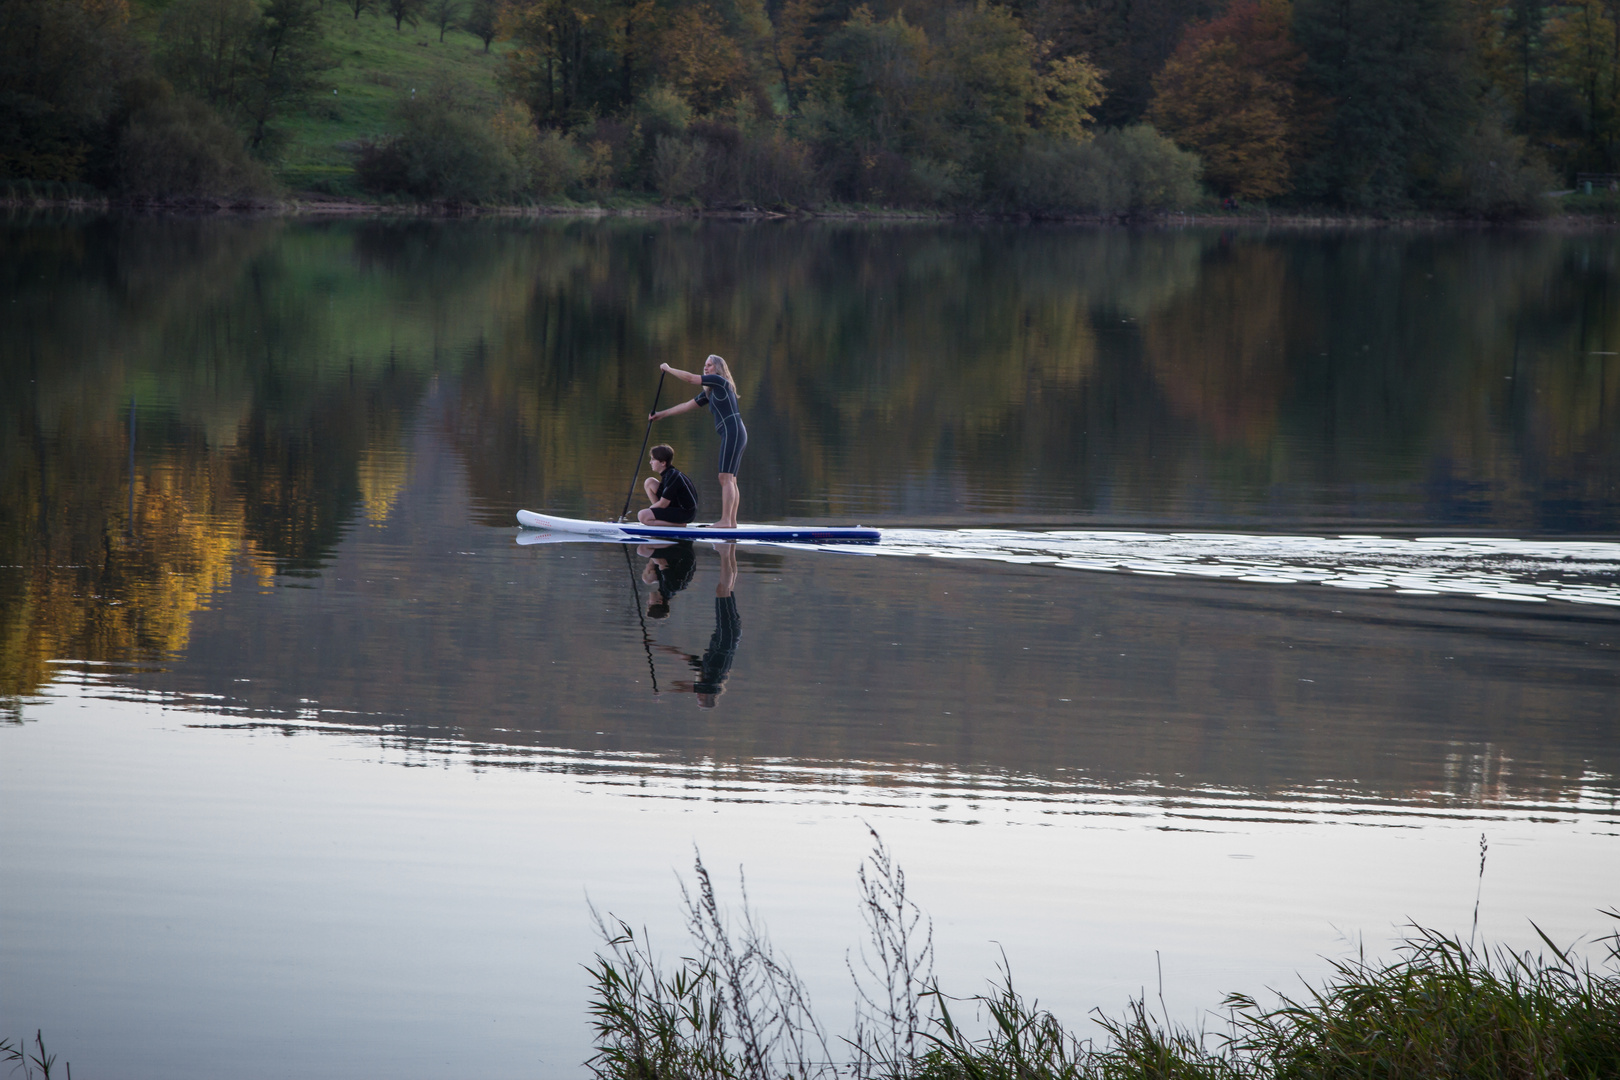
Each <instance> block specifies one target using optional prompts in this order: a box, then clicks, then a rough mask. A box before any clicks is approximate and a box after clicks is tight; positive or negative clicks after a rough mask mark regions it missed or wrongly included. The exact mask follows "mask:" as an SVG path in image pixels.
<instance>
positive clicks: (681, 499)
mask: <svg viewBox="0 0 1620 1080" xmlns="http://www.w3.org/2000/svg"><path fill="white" fill-rule="evenodd" d="M659 499H668V500H669V505H668V506H655V507H653V517H654V518H655V519H656V520H658V521H664V522H668V523H669V524H671V525H685V524H686V523H687V522H689V521H691V520H692V519H693V518H695V517H697V488H695V487H693V486H692V481H691V479H690V478H689V477H688V476H687V475H686V474H685V473H683V472H681V470H679V469H677V468H676V467H675V466H673V465H666V466H664V471H663V472H662V473H660V474H659V481H658V495H657V496H656V497H655V498H654V499H653V502H657V501H658V500H659Z"/></svg>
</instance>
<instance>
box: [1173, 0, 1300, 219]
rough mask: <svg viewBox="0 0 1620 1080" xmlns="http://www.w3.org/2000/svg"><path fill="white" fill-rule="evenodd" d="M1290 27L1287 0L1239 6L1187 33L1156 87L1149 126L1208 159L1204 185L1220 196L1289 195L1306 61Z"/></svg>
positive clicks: (1244, 1) (1250, 0)
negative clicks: (1299, 92) (1300, 80)
mask: <svg viewBox="0 0 1620 1080" xmlns="http://www.w3.org/2000/svg"><path fill="white" fill-rule="evenodd" d="M1292 21H1293V7H1292V4H1291V3H1290V2H1289V0H1238V2H1237V3H1235V4H1233V5H1232V7H1230V8H1229V9H1227V12H1226V14H1225V15H1223V16H1222V17H1221V18H1219V19H1216V20H1214V21H1213V22H1209V23H1194V24H1192V25H1191V26H1189V27H1188V29H1187V32H1186V34H1185V35H1184V36H1183V37H1182V41H1181V44H1180V45H1179V46H1178V47H1177V49H1176V52H1175V54H1174V55H1173V56H1171V58H1170V60H1169V61H1168V62H1167V63H1166V64H1165V66H1164V70H1162V71H1161V72H1160V73H1159V74H1158V76H1157V77H1155V79H1154V81H1153V85H1154V99H1153V105H1152V107H1151V108H1150V109H1149V110H1148V119H1149V120H1151V121H1152V122H1153V124H1154V125H1155V126H1157V127H1158V128H1159V130H1161V131H1163V132H1164V133H1165V134H1167V135H1169V136H1170V137H1171V138H1172V139H1174V140H1175V142H1176V144H1177V145H1178V146H1181V147H1184V148H1185V149H1188V150H1191V151H1193V152H1194V153H1196V154H1198V155H1199V156H1200V157H1201V158H1202V159H1203V161H1204V179H1205V180H1207V181H1208V182H1209V183H1210V184H1211V185H1212V186H1213V187H1214V188H1215V189H1216V190H1217V191H1218V192H1220V193H1221V194H1223V195H1233V196H1236V197H1237V198H1240V199H1266V198H1272V197H1275V196H1277V195H1281V194H1283V193H1284V192H1286V191H1287V190H1288V189H1289V157H1290V152H1291V150H1292V148H1293V147H1294V146H1295V145H1296V139H1297V137H1298V131H1297V129H1298V126H1299V125H1298V122H1297V116H1298V110H1297V109H1296V105H1295V96H1296V93H1297V88H1296V83H1297V81H1298V78H1299V74H1300V71H1301V69H1302V68H1303V66H1304V62H1305V57H1304V55H1303V53H1302V52H1301V51H1300V49H1299V47H1298V46H1297V45H1295V44H1294V42H1293V40H1292V38H1291V36H1290V33H1289V26H1290V24H1291V23H1292Z"/></svg>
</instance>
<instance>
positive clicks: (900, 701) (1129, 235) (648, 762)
mask: <svg viewBox="0 0 1620 1080" xmlns="http://www.w3.org/2000/svg"><path fill="white" fill-rule="evenodd" d="M0 312H4V318H3V319H0V717H3V719H4V721H5V722H4V723H3V724H0V865H3V866H4V867H5V868H6V870H5V872H4V874H0V1034H4V1035H10V1036H12V1037H16V1036H18V1035H21V1034H23V1033H25V1032H26V1033H32V1032H33V1031H34V1030H35V1029H36V1028H43V1030H44V1032H45V1037H46V1040H47V1043H48V1044H49V1045H50V1047H51V1049H52V1050H53V1051H55V1052H58V1053H60V1054H61V1055H62V1056H63V1057H64V1058H66V1059H68V1060H71V1061H72V1062H73V1064H74V1066H75V1068H76V1071H80V1072H81V1075H83V1076H87V1077H94V1076H97V1075H101V1076H120V1077H136V1078H139V1077H165V1078H176V1077H180V1078H188V1077H199V1078H201V1077H215V1076H221V1075H229V1076H236V1077H257V1076H264V1077H283V1076H288V1075H302V1076H311V1077H349V1076H354V1077H369V1076H383V1075H386V1076H397V1077H413V1076H430V1075H432V1076H437V1075H443V1074H444V1072H445V1070H446V1069H447V1068H455V1069H457V1070H459V1071H461V1072H464V1073H467V1074H476V1075H484V1076H503V1077H504V1076H572V1075H582V1074H583V1073H584V1069H583V1066H582V1065H581V1064H580V1063H581V1062H582V1061H583V1060H584V1058H585V1057H586V1056H587V1055H588V1054H589V1052H590V1040H589V1029H588V1026H587V1018H586V1015H585V1006H586V999H587V995H588V985H587V980H586V977H585V974H584V972H583V970H582V968H581V965H582V964H584V963H586V962H588V961H589V960H590V959H591V957H592V954H593V952H594V951H595V949H596V948H597V946H598V941H597V939H596V937H595V932H594V929H593V927H592V924H591V917H590V911H589V907H588V903H594V904H596V905H597V906H598V907H599V908H601V909H603V910H604V911H611V912H613V913H615V914H617V915H619V916H622V917H624V918H625V919H627V920H629V921H630V922H632V923H634V924H636V925H638V926H639V925H642V924H645V925H646V926H647V928H648V929H649V931H650V932H651V933H652V934H653V936H654V939H655V941H656V942H657V943H659V944H660V945H661V946H662V947H663V949H664V951H665V952H666V954H667V955H669V956H671V957H673V956H678V955H679V954H680V952H681V949H682V946H683V944H684V942H683V939H682V937H681V929H680V913H679V910H678V906H677V902H678V886H677V875H679V874H685V875H687V876H689V875H690V866H691V862H692V858H693V853H694V848H695V849H696V850H699V851H701V853H702V855H703V857H704V859H705V861H706V862H707V863H708V865H709V866H710V867H711V868H712V869H713V870H714V871H715V874H716V878H717V881H718V882H720V883H721V884H722V885H723V886H724V887H725V888H726V890H727V895H728V897H729V898H730V899H732V900H736V899H737V897H738V892H737V872H736V871H737V868H738V867H739V866H740V867H742V868H744V869H746V872H747V880H748V891H749V896H750V899H751V901H752V903H753V904H754V905H755V906H756V907H757V908H758V909H759V910H760V912H761V913H762V914H763V915H764V917H765V918H766V920H767V921H768V923H769V925H770V928H771V931H772V934H773V937H774V939H775V941H776V943H777V945H778V947H779V949H781V950H782V951H784V952H786V953H787V954H788V955H789V956H790V957H791V958H792V959H793V961H794V962H795V963H796V964H797V966H798V967H799V969H800V971H801V973H802V974H803V975H804V976H805V977H806V979H807V981H808V983H809V985H810V987H811V990H812V993H813V995H814V997H815V1000H816V1001H817V1003H818V1005H819V1007H820V1009H821V1010H822V1011H823V1012H824V1013H825V1014H826V1020H827V1022H828V1024H829V1026H830V1027H831V1028H833V1029H834V1030H835V1031H837V1030H839V1029H840V1028H841V1026H842V1024H843V1020H844V1018H845V1016H846V1015H847V1014H848V1013H849V1010H850V1000H851V997H852V991H851V990H850V988H849V986H848V981H847V974H846V972H845V970H844V958H845V951H846V950H847V949H850V948H852V947H854V946H856V945H857V944H858V942H859V934H860V931H859V917H858V913H857V911H856V908H855V879H854V872H855V868H856V866H857V865H858V863H859V862H860V860H861V858H862V856H863V854H864V853H865V852H866V850H867V848H868V845H869V837H868V833H867V829H868V826H870V827H871V828H874V829H876V830H877V831H878V832H879V833H880V834H881V835H882V836H883V837H884V838H885V840H886V841H887V842H888V844H889V846H890V847H891V849H892V850H893V851H894V853H895V855H896V856H897V858H898V859H899V861H900V862H901V864H902V865H903V866H904V867H905V868H906V870H907V872H908V876H909V879H910V883H911V887H912V891H913V893H914V895H915V896H916V898H917V899H918V900H919V901H920V902H921V903H922V905H923V906H924V907H925V908H926V909H927V910H928V911H929V912H930V914H931V915H932V916H933V918H934V925H935V934H936V942H937V946H938V950H939V972H940V976H941V979H942V982H943V983H944V984H945V988H946V989H947V990H950V991H953V992H955V993H959V994H969V993H973V992H976V991H978V990H979V989H981V988H982V986H983V983H984V980H985V979H986V978H987V977H989V976H992V975H993V974H994V973H995V965H996V963H997V962H998V961H999V960H1000V959H1001V956H1002V951H1003V950H1004V951H1005V956H1006V958H1007V961H1008V962H1009V963H1010V964H1011V965H1012V968H1013V971H1014V974H1015V977H1016V979H1017V981H1018V983H1019V985H1020V986H1021V987H1022V988H1023V989H1024V990H1025V992H1026V993H1029V994H1031V995H1034V996H1038V997H1039V998H1040V999H1041V1001H1042V1003H1043V1004H1045V1005H1048V1006H1050V1007H1052V1008H1053V1009H1054V1011H1056V1012H1057V1013H1058V1014H1059V1015H1060V1016H1062V1017H1064V1018H1065V1019H1067V1020H1069V1021H1070V1022H1071V1023H1072V1024H1073V1025H1074V1026H1076V1027H1077V1028H1080V1029H1082V1030H1084V1029H1085V1027H1086V1024H1087V1021H1086V1019H1085V1016H1086V1013H1087V1011H1088V1010H1090V1009H1092V1008H1094V1007H1095V1008H1099V1009H1101V1010H1102V1011H1103V1012H1105V1013H1109V1014H1116V1015H1117V1014H1118V1013H1120V1012H1121V1011H1122V1010H1123V1008H1124V1006H1125V1003H1126V1002H1127V1000H1128V999H1129V998H1130V997H1131V996H1132V995H1136V994H1140V993H1142V992H1144V990H1145V991H1146V993H1147V994H1148V995H1149V996H1150V997H1151V998H1153V999H1154V1000H1155V1001H1157V996H1158V994H1159V993H1160V979H1161V971H1162V993H1163V995H1164V999H1165V1007H1166V1008H1168V1009H1169V1011H1170V1013H1171V1014H1172V1015H1173V1016H1174V1017H1175V1018H1176V1019H1178V1020H1185V1021H1187V1022H1192V1023H1197V1022H1199V1021H1200V1020H1201V1019H1202V1020H1204V1021H1205V1022H1208V1023H1211V1024H1212V1025H1213V1024H1214V1023H1216V1021H1215V1020H1213V1019H1211V1018H1210V1010H1214V1009H1216V1007H1217V1006H1218V1005H1219V1002H1220V1000H1221V998H1222V996H1223V995H1224V994H1225V993H1226V992H1228V991H1234V990H1242V991H1246V992H1250V993H1255V994H1259V995H1261V996H1263V995H1264V992H1265V991H1266V990H1267V988H1278V989H1290V988H1294V987H1297V986H1298V985H1299V984H1298V978H1299V977H1301V976H1303V977H1306V978H1317V977H1320V976H1321V975H1322V974H1323V973H1324V972H1325V971H1326V970H1327V967H1328V960H1329V959H1330V958H1333V957H1338V956H1343V955H1345V954H1346V953H1347V952H1349V951H1351V950H1353V949H1354V948H1356V947H1358V945H1360V944H1362V943H1364V944H1365V946H1366V948H1367V949H1368V950H1369V951H1370V952H1373V953H1387V952H1388V951H1389V949H1390V948H1391V947H1392V946H1393V945H1394V944H1395V943H1396V942H1397V941H1398V940H1399V937H1400V934H1401V932H1402V926H1403V924H1404V923H1405V922H1406V921H1407V920H1408V919H1410V920H1415V921H1417V922H1419V923H1422V924H1424V925H1431V926H1435V927H1437V928H1440V929H1443V930H1448V931H1461V932H1462V933H1464V934H1465V935H1466V934H1467V933H1468V931H1469V930H1470V927H1471V924H1472V920H1473V916H1474V910H1475V901H1476V896H1477V897H1478V898H1479V906H1478V915H1479V928H1480V933H1481V934H1483V935H1485V936H1486V937H1487V938H1488V939H1490V940H1493V941H1496V940H1500V941H1505V942H1508V943H1510V944H1513V945H1516V946H1520V947H1528V946H1530V945H1532V944H1534V942H1535V940H1536V939H1535V935H1534V931H1533V930H1532V929H1531V927H1530V924H1529V920H1530V919H1534V920H1535V921H1536V924H1537V925H1539V926H1540V927H1541V928H1542V929H1544V930H1546V931H1547V932H1548V933H1549V934H1550V935H1552V936H1553V937H1554V939H1555V940H1559V941H1560V942H1565V941H1571V940H1574V939H1576V938H1579V937H1581V936H1582V935H1585V936H1586V937H1587V938H1588V939H1590V938H1591V937H1594V936H1596V935H1598V934H1600V933H1606V932H1608V931H1609V930H1611V929H1612V928H1613V927H1612V925H1611V924H1610V921H1609V920H1607V919H1605V918H1604V917H1603V916H1602V915H1600V914H1599V912H1598V909H1599V908H1603V907H1609V906H1612V905H1614V904H1615V903H1616V902H1617V901H1620V801H1617V800H1620V241H1617V240H1616V238H1615V237H1614V236H1612V235H1610V234H1597V235H1578V236H1566V235H1555V234H1537V233H1512V232H1507V233H1485V232H1426V231H1411V232H1401V231H1363V232H1350V233H1324V232H1304V233H1290V232H1277V231H1272V232H1254V231H1234V232H1222V231H1215V230H1179V231H1178V230H1165V231H1145V232H1137V231H1125V230H1069V229H1043V228H1035V227H1018V228H1013V227H1005V228H1003V227H978V228H967V227H949V226H941V225H935V224H928V225H920V224H897V225H879V226H874V225H861V224H825V223H821V224H803V223H781V224H747V225H741V224H732V223H723V222H701V223H691V222H662V221H634V220H617V221H605V222H586V221H564V222H552V221H543V222H527V221H476V222H438V221H434V222H421V221H397V222H396V221H358V222H354V221H344V222H332V223H326V222H300V221H294V222H287V221H247V220H227V221H186V220H145V219H122V220H120V219H114V220H106V219H40V218H35V219H26V220H24V219H11V220H9V221H8V222H6V223H5V224H4V225H3V226H0ZM711 351H713V352H718V353H720V354H722V355H724V356H725V357H726V358H727V359H728V360H729V361H730V362H731V364H732V368H733V371H734V372H735V374H736V377H737V380H738V385H739V390H740V396H741V401H742V408H743V415H744V417H745V419H746V421H747V423H748V429H749V445H748V450H747V454H746V456H745V458H744V462H743V466H742V471H741V474H740V475H741V488H742V506H743V515H742V516H743V518H744V519H745V520H749V521H793V522H825V523H833V524H856V523H862V524H869V525H876V526H880V527H882V528H883V529H885V531H886V537H885V540H884V541H883V543H881V544H879V545H877V546H876V547H866V548H843V549H834V550H816V549H812V548H805V547H791V546H788V547H784V546H766V545H746V544H745V545H738V546H737V547H736V548H734V549H730V550H723V549H721V548H719V547H717V546H716V545H713V544H698V545H694V546H692V547H690V548H686V549H673V550H670V549H666V550H663V551H653V550H650V549H641V550H638V549H637V548H635V547H631V546H625V545H618V544H606V543H596V542H576V543H566V542H556V538H554V537H549V536H546V535H544V534H537V533H523V532H520V531H519V530H518V529H516V528H515V527H514V518H513V513H514V511H516V510H517V509H519V508H528V509H535V510H548V511H552V512H556V513H562V514H568V515H575V516H586V517H597V518H607V517H611V516H613V515H615V514H616V513H617V512H618V510H619V508H620V506H621V504H622V502H623V500H624V496H625V490H626V487H627V485H628V483H629V482H630V479H631V468H632V467H633V466H634V465H636V464H637V462H638V460H639V459H638V457H637V452H638V448H639V447H640V444H641V438H642V433H643V419H644V417H645V415H646V413H647V411H648V409H649V407H650V406H651V404H652V399H653V395H654V392H655V389H656V388H657V386H658V363H659V362H660V361H663V360H668V361H670V362H671V363H673V364H675V365H676V366H684V367H687V368H689V369H691V368H695V367H696V366H698V365H700V364H701V362H702V358H703V356H704V355H706V354H707V353H709V352H711ZM675 400H677V398H676V397H674V396H673V390H672V387H671V386H670V384H668V383H666V385H665V387H664V396H663V398H662V399H661V401H660V404H661V405H663V406H667V405H668V404H671V403H673V402H674V401H675ZM655 436H656V437H657V438H661V439H665V440H668V441H670V442H672V443H673V444H674V445H675V446H676V447H677V451H678V454H679V457H678V463H679V464H681V465H683V466H684V467H686V468H687V469H689V471H690V472H691V474H692V475H693V477H694V478H695V479H696V480H697V481H698V486H699V488H700V494H701V496H702V500H703V504H704V507H705V510H706V512H707V514H708V515H710V516H712V515H713V513H715V512H716V511H717V510H718V507H719V492H718V487H717V484H716V480H715V475H714V455H715V453H716V449H717V441H718V440H717V438H716V436H715V435H714V432H713V429H712V426H711V425H710V423H709V421H708V418H707V416H706V415H691V416H685V417H681V418H677V419H672V420H669V421H666V422H664V423H663V424H661V425H659V426H658V427H657V428H656V429H655ZM643 474H645V472H643ZM654 558H658V559H662V561H663V562H664V563H665V564H668V565H666V566H655V565H653V564H652V562H651V560H653V559H654ZM733 560H734V562H735V566H736V575H735V584H734V586H732V587H730V588H729V589H728V588H727V587H726V586H727V584H728V581H729V573H728V571H729V567H730V565H731V563H732V561H733ZM660 575H662V576H661V577H660ZM654 589H661V590H664V592H663V593H660V595H659V596H658V597H655V596H654V595H653V593H654ZM728 591H729V593H730V596H729V598H728V597H725V596H723V595H718V594H723V593H726V592H728ZM664 593H668V594H669V595H667V596H666V595H664ZM660 598H662V599H667V601H668V603H667V604H664V605H659V604H657V603H656V601H657V600H658V599H660ZM649 608H650V610H649ZM694 691H698V692H694ZM1482 836H1483V837H1484V840H1485V843H1486V845H1487V852H1486V859H1485V866H1484V871H1483V874H1481V871H1480V854H1481V851H1480V845H1481V837H1482Z"/></svg>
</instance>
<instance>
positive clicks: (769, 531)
mask: <svg viewBox="0 0 1620 1080" xmlns="http://www.w3.org/2000/svg"><path fill="white" fill-rule="evenodd" d="M517 519H518V524H519V525H522V526H524V527H525V528H530V529H549V530H551V531H552V532H559V533H585V534H587V535H589V536H596V537H602V538H604V539H611V540H712V541H719V542H724V541H727V540H781V541H792V542H794V543H800V544H804V543H811V544H817V543H820V544H838V543H844V544H849V543H855V544H861V543H865V544H871V543H876V542H877V541H878V540H881V539H882V538H883V535H882V534H881V533H879V532H878V531H877V530H876V529H867V528H848V527H839V526H827V525H741V526H738V527H737V528H735V529H716V528H715V527H714V526H712V525H642V524H641V523H639V522H635V521H627V522H612V521H580V520H579V519H577V518H565V517H552V516H551V515H550V514H536V513H535V512H534V511H532V510H519V511H518V512H517Z"/></svg>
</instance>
